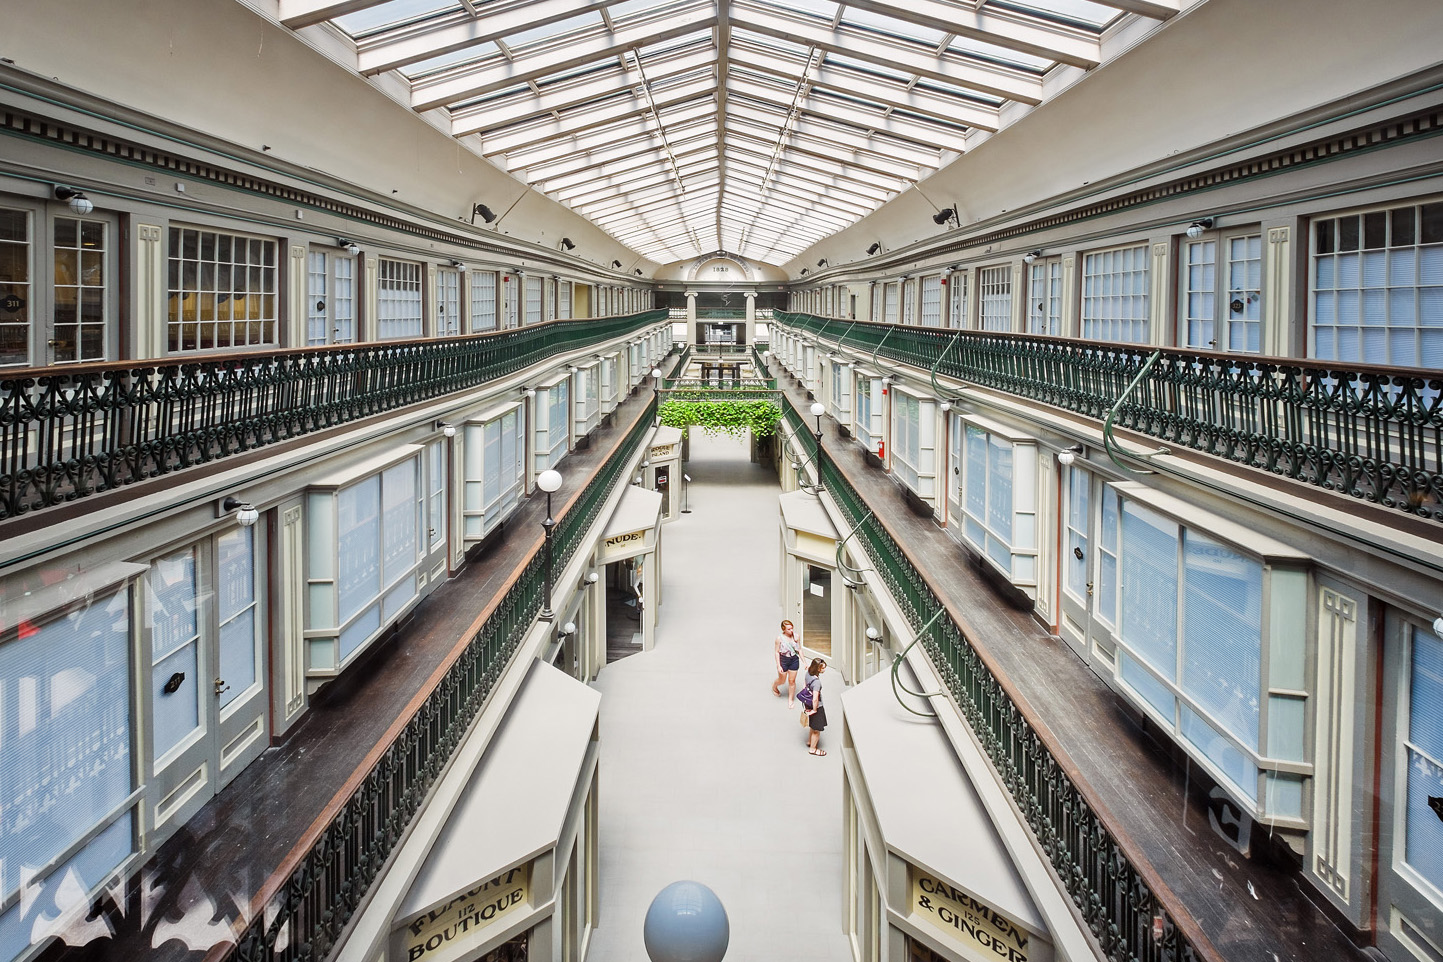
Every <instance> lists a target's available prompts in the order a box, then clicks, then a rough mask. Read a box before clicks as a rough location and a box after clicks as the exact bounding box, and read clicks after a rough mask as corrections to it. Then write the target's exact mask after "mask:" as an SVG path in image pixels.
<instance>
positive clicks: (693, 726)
mask: <svg viewBox="0 0 1443 962" xmlns="http://www.w3.org/2000/svg"><path fill="white" fill-rule="evenodd" d="M686 471H687V473H688V474H690V475H691V477H692V483H691V492H690V504H691V509H692V513H691V514H684V515H679V516H678V518H677V520H676V521H673V522H670V523H668V524H666V525H665V526H664V528H663V533H662V538H663V541H664V545H665V546H664V548H663V553H662V560H663V567H664V570H663V572H662V585H663V599H662V600H663V604H662V607H661V609H660V612H659V623H658V627H657V635H656V637H657V642H656V648H655V649H654V650H653V651H650V652H645V653H642V654H639V655H633V656H632V657H630V658H627V659H625V660H623V661H619V662H616V663H615V664H612V665H608V666H607V667H606V668H605V669H603V670H602V672H601V675H600V678H599V679H598V680H597V683H596V686H597V687H598V688H599V689H600V690H601V691H602V693H603V696H604V697H603V698H602V702H601V763H600V764H601V774H600V778H601V786H600V816H601V825H600V844H601V866H600V875H601V915H600V919H599V927H598V928H597V930H596V931H595V932H594V933H593V935H592V938H591V945H590V949H589V954H588V962H645V960H646V958H647V955H646V951H645V948H644V947H643V944H642V921H643V919H644V918H645V915H646V909H647V907H648V906H649V905H650V904H651V900H652V899H653V898H654V897H655V896H656V893H657V892H659V891H660V890H661V889H662V888H663V887H665V886H666V885H668V884H669V883H671V882H674V881H677V880H679V879H692V880H695V881H698V882H702V883H704V884H706V885H709V886H710V887H711V888H712V890H713V891H715V892H716V894H717V896H718V897H719V898H720V899H721V901H722V904H723V905H724V906H726V910H727V915H728V917H729V919H730V923H731V941H730V945H729V948H728V950H727V955H726V958H727V959H728V960H730V962H745V960H756V959H780V958H785V959H788V960H793V962H823V960H825V962H840V960H846V959H849V958H850V957H851V953H850V949H849V947H848V940H847V938H846V936H845V935H844V934H843V932H842V903H843V892H842V887H843V874H842V765H841V751H840V741H841V731H842V709H841V700H840V698H837V697H836V695H838V694H840V690H841V679H840V678H839V677H838V676H837V674H836V673H835V672H833V673H830V674H829V677H828V682H829V685H830V687H829V688H828V689H827V691H828V693H829V694H831V695H832V697H831V698H828V699H827V700H826V704H827V708H828V714H829V716H830V718H829V723H828V726H827V730H826V732H824V733H823V735H822V747H823V748H825V749H827V751H828V754H827V756H826V757H824V758H818V757H814V756H812V755H809V754H807V750H806V733H805V732H804V731H803V729H802V728H801V726H800V724H799V723H798V714H799V712H798V710H792V711H788V710H787V708H786V699H785V698H774V697H773V696H772V693H771V692H770V691H769V690H768V686H769V685H770V683H771V681H772V679H773V678H775V677H776V674H775V669H774V667H773V661H772V639H773V638H775V637H776V633H777V624H778V622H779V621H780V620H781V618H782V613H781V603H780V599H779V584H778V578H779V570H778V569H779V561H778V552H779V547H778V546H779V543H780V538H779V535H778V510H777V495H778V494H779V493H780V492H779V489H778V487H777V482H776V476H775V475H774V474H772V473H770V472H769V471H768V470H767V469H765V468H763V467H760V466H758V465H755V464H752V463H750V462H749V461H748V455H747V445H746V442H745V441H736V440H732V439H729V438H709V437H707V436H706V435H704V434H701V433H700V432H697V433H696V434H694V435H693V437H692V439H691V461H690V462H689V464H688V465H687V467H686Z"/></svg>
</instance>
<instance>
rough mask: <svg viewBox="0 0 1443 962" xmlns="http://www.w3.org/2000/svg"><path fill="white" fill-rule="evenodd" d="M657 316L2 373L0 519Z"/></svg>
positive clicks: (259, 443)
mask: <svg viewBox="0 0 1443 962" xmlns="http://www.w3.org/2000/svg"><path fill="white" fill-rule="evenodd" d="M665 319H666V312H665V311H662V310H656V311H647V312H644V313H641V314H633V315H627V316H624V317H613V318H600V319H586V320H572V321H551V322H548V323H546V324H538V325H533V326H530V327H524V328H518V329H516V330H509V331H495V332H490V333H486V334H472V335H467V336H464V337H454V338H446V339H429V340H410V341H386V342H378V343H367V344H353V345H343V346H337V347H325V348H303V349H295V350H286V351H263V352H252V353H245V354H227V355H223V356H210V357H193V358H174V359H162V360H149V361H131V362H112V363H108V364H99V365H84V366H74V367H71V366H66V367H50V368H32V369H27V370H19V371H12V372H6V373H4V374H3V375H0V519H4V518H10V517H14V516H16V515H19V514H23V513H25V512H28V511H34V510H37V509H40V508H45V507H49V506H51V505H55V504H60V503H62V502H66V501H73V500H75V499H76V498H83V497H86V496H88V495H92V494H95V493H98V492H101V491H107V490H110V489H112V488H117V487H120V486H122V485H126V484H132V483H134V482H136V481H142V480H144V479H146V478H153V477H156V476H158V475H162V474H167V473H169V472H173V471H178V470H182V469H184V468H187V467H191V466H193V465H197V464H203V463H206V462H209V461H214V460H217V459H219V458H225V457H230V456H232V455H236V454H240V453H242V452H246V451H252V450H255V449H256V448H261V447H265V446H267V445H271V444H277V443H279V442H281V441H285V440H288V439H290V438H294V437H299V436H301V435H304V434H309V433H312V432H315V431H320V430H324V429H326V428H331V427H335V426H337V425H340V424H346V423H348V422H352V421H357V420H360V419H362V418H366V417H369V416H371V415H373V414H378V413H381V412H384V411H390V410H395V409H397V408H401V407H405V406H406V405H409V404H414V403H416V402H419V401H426V400H430V399H433V398H439V397H444V396H445V395H447V394H451V393H453V392H456V391H461V390H466V389H468V388H473V387H476V386H477V385H480V384H484V383H485V382H487V381H489V380H492V379H494V378H498V377H503V376H505V375H508V374H512V373H515V372H516V371H520V370H523V369H525V368H526V367H528V366H530V365H532V364H536V363H539V362H541V361H544V360H545V359H546V358H548V357H551V356H553V355H555V354H558V353H564V352H568V351H573V350H580V349H584V348H587V347H590V346H592V345H595V344H599V343H601V342H603V341H606V340H609V339H611V338H614V337H620V336H625V335H626V334H630V333H632V332H634V331H636V330H639V329H642V328H645V327H647V326H649V325H652V324H657V323H660V322H662V321H664V320H665Z"/></svg>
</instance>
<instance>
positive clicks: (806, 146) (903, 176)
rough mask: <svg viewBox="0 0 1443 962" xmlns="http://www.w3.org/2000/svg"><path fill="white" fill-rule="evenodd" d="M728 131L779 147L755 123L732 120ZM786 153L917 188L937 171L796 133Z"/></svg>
mask: <svg viewBox="0 0 1443 962" xmlns="http://www.w3.org/2000/svg"><path fill="white" fill-rule="evenodd" d="M730 120H731V123H730V125H729V127H728V136H730V137H738V138H741V139H743V140H748V141H754V142H756V143H758V144H760V145H761V146H762V147H764V148H765V149H766V150H770V149H771V148H772V147H773V146H775V144H776V136H775V134H776V131H775V130H774V129H772V128H770V127H768V128H762V127H760V126H758V125H756V124H754V123H751V122H747V121H744V120H743V119H742V118H741V117H738V116H735V115H734V116H732V117H731V118H730ZM787 152H788V153H794V154H798V155H800V156H803V157H817V158H822V159H826V160H833V161H836V162H838V163H843V164H845V165H846V166H847V167H848V168H851V169H854V170H857V171H866V172H867V173H871V174H876V175H877V176H879V177H883V178H891V179H895V180H901V181H905V182H906V183H909V184H914V183H916V182H917V181H918V180H920V179H922V178H923V177H925V176H926V175H928V174H930V173H931V172H932V171H933V170H935V168H934V167H923V166H919V165H917V164H909V163H906V162H905V161H897V160H893V159H891V158H890V157H882V156H880V155H878V154H876V153H873V152H872V151H868V150H858V149H855V148H854V149H850V150H849V149H847V148H845V147H843V146H842V145H840V144H837V143H835V142H833V143H828V142H826V141H822V140H817V139H815V138H810V137H805V136H800V135H798V134H797V133H796V132H795V131H793V132H792V135H791V137H789V138H788V140H787Z"/></svg>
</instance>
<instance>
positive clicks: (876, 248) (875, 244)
mask: <svg viewBox="0 0 1443 962" xmlns="http://www.w3.org/2000/svg"><path fill="white" fill-rule="evenodd" d="M881 249H882V242H881V241H873V242H872V246H871V247H869V248H867V253H868V254H875V253H877V251H879V250H881Z"/></svg>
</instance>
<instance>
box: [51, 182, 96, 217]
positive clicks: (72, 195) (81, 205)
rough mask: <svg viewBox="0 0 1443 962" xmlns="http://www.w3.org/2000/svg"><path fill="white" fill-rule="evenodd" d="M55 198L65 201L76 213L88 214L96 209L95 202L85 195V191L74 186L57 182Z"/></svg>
mask: <svg viewBox="0 0 1443 962" xmlns="http://www.w3.org/2000/svg"><path fill="white" fill-rule="evenodd" d="M55 199H56V200H63V201H65V203H66V204H67V205H68V206H69V207H70V210H71V212H72V213H75V214H88V213H90V212H91V211H93V210H94V209H95V204H94V203H93V202H92V201H91V199H90V198H89V197H86V196H85V191H83V190H77V189H76V188H74V187H66V186H64V185H62V184H56V185H55Z"/></svg>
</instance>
